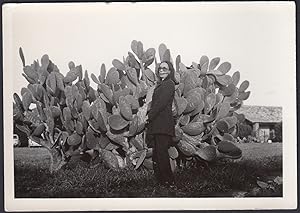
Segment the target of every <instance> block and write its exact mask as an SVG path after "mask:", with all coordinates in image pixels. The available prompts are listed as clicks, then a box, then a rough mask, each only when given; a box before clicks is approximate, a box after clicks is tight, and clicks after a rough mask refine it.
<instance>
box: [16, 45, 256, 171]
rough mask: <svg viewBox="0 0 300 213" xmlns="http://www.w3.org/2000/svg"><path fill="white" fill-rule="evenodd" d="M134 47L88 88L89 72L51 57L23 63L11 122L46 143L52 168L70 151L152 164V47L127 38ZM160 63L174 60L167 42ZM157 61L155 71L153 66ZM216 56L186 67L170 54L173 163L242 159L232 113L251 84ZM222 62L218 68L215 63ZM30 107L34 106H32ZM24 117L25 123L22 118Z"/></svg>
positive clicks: (115, 162) (126, 163) (121, 163)
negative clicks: (64, 67) (63, 68)
mask: <svg viewBox="0 0 300 213" xmlns="http://www.w3.org/2000/svg"><path fill="white" fill-rule="evenodd" d="M131 49H132V51H133V53H132V52H128V56H127V57H126V58H125V57H124V58H123V61H120V60H118V59H114V60H113V61H112V64H113V67H111V68H109V69H108V70H107V69H106V66H105V65H104V64H102V66H101V69H100V74H99V75H98V76H96V75H95V74H91V79H92V80H93V81H94V82H95V83H96V84H97V88H96V89H94V88H92V87H91V86H90V78H89V75H88V72H87V71H85V73H84V74H83V71H82V66H81V65H75V64H74V63H73V62H69V71H68V72H67V73H66V75H65V76H64V75H63V74H62V73H61V72H60V71H59V70H58V68H57V66H56V65H55V64H54V63H53V62H52V61H51V60H50V59H49V57H48V55H44V56H42V58H41V64H40V63H39V62H38V61H34V63H33V64H31V65H26V64H25V57H24V55H23V51H22V49H21V48H20V51H19V52H20V57H21V60H22V63H23V71H24V73H23V76H24V77H25V78H26V79H27V81H28V82H29V84H28V86H27V87H26V88H25V87H24V88H22V90H21V95H22V99H21V98H20V97H19V96H18V94H16V93H15V94H14V95H13V97H14V101H15V103H14V106H15V107H14V120H15V121H17V123H19V124H18V125H17V127H18V128H19V129H21V130H22V131H24V132H25V133H26V134H27V135H28V136H29V137H30V138H31V139H32V140H33V141H36V142H37V143H39V144H41V145H43V146H45V147H46V148H47V149H48V150H49V152H50V155H51V168H50V170H51V171H57V170H58V169H60V168H61V167H62V166H63V165H65V164H66V163H67V162H68V161H69V160H70V158H71V157H72V156H78V155H85V156H89V158H88V159H86V158H85V159H86V161H91V162H92V161H93V160H94V159H96V158H98V157H100V158H101V159H102V160H103V162H104V163H105V165H106V166H107V167H109V168H113V169H123V168H135V169H137V168H139V167H140V166H144V167H146V168H149V169H151V168H152V158H151V156H152V149H151V148H149V147H147V145H146V142H145V132H144V130H145V121H146V119H147V111H148V110H149V108H150V107H151V99H152V94H153V90H154V88H155V85H156V75H155V71H156V70H157V68H158V66H157V64H158V62H157V59H156V57H155V53H156V50H155V49H154V48H149V49H147V50H146V51H144V47H143V44H142V42H140V41H139V42H138V41H135V40H134V41H132V43H131ZM158 55H159V59H160V61H166V60H167V61H173V60H172V58H171V54H170V50H169V49H168V48H167V47H166V45H165V44H161V45H160V46H159V48H158ZM153 62H154V63H155V71H152V70H151V69H150V67H149V66H150V65H151V64H152V63H153ZM219 63H220V58H219V57H216V58H213V59H212V60H211V61H209V59H208V57H207V56H202V57H201V58H200V62H199V63H195V62H194V63H193V64H192V65H191V66H190V67H187V66H186V65H184V64H183V63H182V62H181V56H180V55H178V56H177V57H176V60H175V65H176V66H175V67H176V73H175V77H176V81H177V83H178V84H177V85H176V92H175V99H174V102H173V106H174V107H173V108H174V111H173V115H174V118H175V119H176V121H177V124H176V138H174V142H175V143H174V144H176V145H174V146H173V147H170V149H169V154H170V162H171V165H172V168H175V166H176V160H175V159H176V158H178V157H181V158H184V159H185V160H193V159H201V160H205V161H213V160H216V159H218V158H234V159H236V158H240V157H241V154H242V153H241V150H240V149H239V148H238V147H236V146H235V145H234V144H233V142H234V141H235V137H236V136H237V131H236V125H237V122H238V120H239V116H238V115H237V114H236V113H235V111H236V110H237V109H239V108H240V106H241V105H242V103H243V101H244V100H246V99H247V98H248V97H249V95H250V91H246V90H247V88H248V86H249V82H248V81H243V82H242V83H241V84H240V86H238V83H239V80H240V72H238V71H237V72H235V73H234V74H233V75H232V76H230V75H228V74H227V73H228V72H229V70H230V69H231V64H230V63H229V62H223V63H221V64H220V65H219ZM218 65H219V66H218ZM32 104H33V105H34V106H35V107H34V108H31V107H30V106H31V105H32ZM20 123H22V124H20Z"/></svg>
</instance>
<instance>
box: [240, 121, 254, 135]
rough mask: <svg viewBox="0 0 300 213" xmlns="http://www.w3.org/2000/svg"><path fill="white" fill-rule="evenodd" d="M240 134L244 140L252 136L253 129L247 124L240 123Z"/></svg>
mask: <svg viewBox="0 0 300 213" xmlns="http://www.w3.org/2000/svg"><path fill="white" fill-rule="evenodd" d="M238 129H239V134H238V136H239V137H240V138H241V139H242V138H244V137H245V138H247V137H248V136H249V135H251V134H252V127H251V126H250V125H248V124H246V123H239V124H238Z"/></svg>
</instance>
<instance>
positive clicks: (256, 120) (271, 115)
mask: <svg viewBox="0 0 300 213" xmlns="http://www.w3.org/2000/svg"><path fill="white" fill-rule="evenodd" d="M237 113H239V114H241V113H242V114H244V115H245V119H246V121H245V122H246V123H247V124H248V125H250V126H251V127H252V133H253V135H254V136H255V137H256V138H257V139H259V140H260V141H261V142H267V141H268V140H272V141H276V139H277V140H278V138H281V137H279V134H280V136H281V134H282V131H281V130H280V128H278V127H279V126H281V124H282V107H274V106H249V105H244V106H242V107H241V108H240V109H239V110H237ZM277 142H282V141H277Z"/></svg>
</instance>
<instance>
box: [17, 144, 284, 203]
mask: <svg viewBox="0 0 300 213" xmlns="http://www.w3.org/2000/svg"><path fill="white" fill-rule="evenodd" d="M239 147H240V148H241V149H242V150H243V157H242V159H239V160H235V161H234V160H224V161H221V162H216V163H211V164H209V165H208V166H207V165H205V164H196V165H194V166H191V167H189V168H186V169H183V170H180V169H179V170H178V171H177V172H176V173H175V177H176V186H177V189H176V190H169V189H166V188H161V187H157V185H156V183H155V181H154V176H153V172H151V171H148V170H144V169H139V170H138V171H130V170H125V171H119V172H116V171H112V170H108V169H106V168H104V167H103V166H102V165H99V166H98V167H96V168H93V169H90V168H88V167H87V165H85V164H84V163H80V164H78V163H77V164H76V162H74V163H72V162H71V163H70V165H69V166H68V167H66V168H65V169H63V170H61V171H59V172H57V173H56V174H50V173H49V160H50V157H49V156H48V154H47V151H46V150H45V149H43V148H15V149H14V154H15V155H14V157H15V159H14V161H15V170H14V171H15V196H16V197H17V198H24V197H30V198H40V197H42V198H50V197H57V198H70V197H89V198H92V197H98V198H100V197H232V196H235V197H237V196H282V185H279V186H276V187H274V186H275V185H274V184H273V182H272V181H273V180H274V178H275V177H277V176H282V144H281V143H273V144H239ZM257 181H263V182H265V183H268V181H269V183H268V184H269V186H270V187H267V188H266V187H263V188H261V187H258V184H257ZM271 182H272V184H271Z"/></svg>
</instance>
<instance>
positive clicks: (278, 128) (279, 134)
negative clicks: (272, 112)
mask: <svg viewBox="0 0 300 213" xmlns="http://www.w3.org/2000/svg"><path fill="white" fill-rule="evenodd" d="M274 130H275V139H274V141H277V142H282V122H280V123H278V124H276V125H275V127H274Z"/></svg>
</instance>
